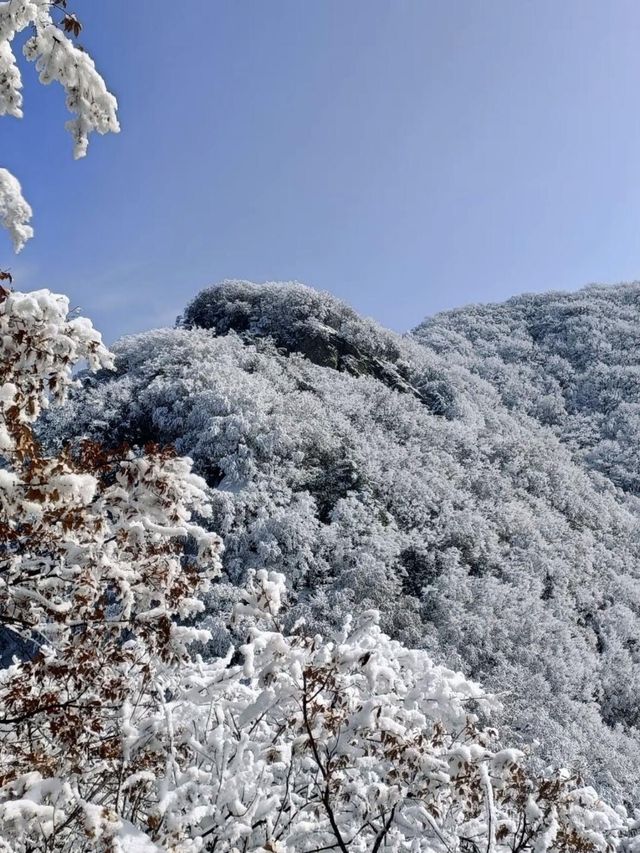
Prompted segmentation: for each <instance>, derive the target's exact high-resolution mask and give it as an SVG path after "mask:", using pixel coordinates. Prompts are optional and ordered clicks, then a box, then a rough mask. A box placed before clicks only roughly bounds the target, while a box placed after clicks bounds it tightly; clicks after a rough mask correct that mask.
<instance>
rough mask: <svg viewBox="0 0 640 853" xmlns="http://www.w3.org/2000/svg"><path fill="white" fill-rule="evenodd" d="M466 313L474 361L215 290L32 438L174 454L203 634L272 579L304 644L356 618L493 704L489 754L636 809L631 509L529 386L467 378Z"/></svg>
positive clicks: (639, 588) (335, 316) (253, 296)
mask: <svg viewBox="0 0 640 853" xmlns="http://www.w3.org/2000/svg"><path fill="white" fill-rule="evenodd" d="M554 298H556V299H559V298H560V297H554ZM602 298H603V299H605V301H606V296H603V297H602ZM470 310H478V311H482V309H470ZM497 313H498V314H499V312H497ZM551 313H552V314H553V318H554V322H556V333H555V334H556V338H557V340H558V341H560V340H561V339H562V335H563V332H562V328H563V327H562V318H561V316H556V313H557V312H555V311H552V312H551ZM604 313H605V315H606V312H604ZM459 316H460V317H462V315H459ZM482 316H483V323H484V327H483V328H484V331H483V333H482V334H480V333H479V334H478V335H477V336H476V338H475V339H474V340H473V342H470V339H468V338H469V336H467V335H466V334H464V333H463V332H461V331H460V330H459V328H458V327H456V326H455V323H456V322H457V320H456V321H455V322H454V321H453V320H451V315H445V316H443V317H440V318H436V319H435V320H434V321H432V322H431V323H429V324H427V326H425V327H422V328H421V329H420V330H418V331H417V332H416V335H415V337H413V338H411V337H405V338H403V337H401V336H398V335H395V334H393V333H391V332H388V331H386V330H384V329H382V328H380V327H379V326H377V325H376V324H374V323H372V322H371V321H367V320H362V319H361V318H359V317H358V315H357V314H356V313H355V312H353V311H352V310H351V309H349V308H348V307H347V306H345V305H344V304H342V303H340V302H339V301H338V300H335V299H333V298H332V297H330V296H329V295H327V294H318V293H316V292H314V291H312V290H310V289H309V288H305V287H303V286H302V285H277V284H273V285H264V286H257V285H252V284H248V283H246V282H229V283H225V284H224V285H222V286H221V287H219V288H212V289H210V290H207V291H204V292H203V293H202V294H201V295H200V296H199V297H198V298H197V299H196V300H195V301H194V303H192V305H191V306H189V307H188V308H187V310H186V312H185V315H184V317H183V318H182V320H181V323H180V328H177V329H172V330H166V329H165V330H159V331H155V332H149V333H146V334H143V335H138V336H136V337H131V338H126V339H124V340H123V341H121V342H120V343H119V344H118V345H117V347H116V353H117V360H118V366H117V371H116V373H115V374H109V375H103V376H100V377H98V379H96V380H92V379H89V378H87V379H85V382H84V387H83V389H82V390H81V391H79V392H78V393H77V394H76V395H75V396H74V398H73V399H72V400H71V401H70V403H69V405H68V406H67V407H66V409H65V410H64V411H63V412H62V414H61V415H57V416H56V420H55V421H51V422H50V425H49V438H50V439H51V440H53V439H54V438H55V436H56V435H58V436H64V435H68V434H70V433H72V434H73V433H75V434H86V435H94V436H98V437H100V438H101V439H103V440H108V441H110V442H114V443H117V442H120V441H130V442H133V441H136V442H145V441H149V440H154V441H160V442H163V443H165V442H174V443H175V444H176V447H177V448H178V450H179V452H181V453H187V454H189V455H191V456H192V457H193V458H194V460H195V462H196V466H197V469H198V470H199V472H200V473H202V474H203V475H204V476H205V477H206V478H207V480H208V482H209V483H210V485H211V486H213V487H214V488H215V517H214V519H213V522H212V523H213V525H214V527H215V529H216V530H217V531H218V532H219V533H220V534H221V535H222V536H223V537H224V540H225V546H226V553H225V558H224V559H225V571H226V581H223V582H221V583H220V584H219V585H218V586H217V588H216V591H215V593H214V595H213V596H212V598H211V601H210V602H209V608H210V613H211V615H210V616H209V617H208V621H209V623H210V624H211V625H212V626H213V627H214V628H216V625H217V622H216V618H215V613H216V610H219V609H220V608H224V607H225V606H227V605H228V602H229V601H230V600H232V599H233V597H234V595H235V585H236V584H238V583H239V582H240V581H241V580H242V578H243V576H244V575H245V574H246V571H247V570H248V569H249V568H251V567H264V568H268V569H278V570H282V571H284V572H285V573H286V574H287V576H288V577H289V579H290V581H291V582H292V584H293V585H294V587H295V590H296V594H297V605H296V608H295V609H294V615H295V616H304V617H305V618H307V620H309V621H311V622H312V623H313V624H315V625H317V627H318V628H319V629H322V626H323V625H326V624H327V623H328V622H337V621H340V620H342V619H343V618H344V616H345V615H346V614H348V613H349V612H353V610H354V609H359V608H363V607H370V606H375V607H378V608H380V609H381V610H382V611H383V614H384V624H385V628H386V629H388V630H390V631H391V632H392V633H394V634H395V635H396V636H399V637H401V638H402V639H403V640H405V641H407V642H410V643H411V644H413V645H416V644H417V645H423V646H425V647H427V648H429V649H430V650H431V651H432V652H433V653H434V654H435V655H436V656H437V658H438V659H440V660H441V661H444V662H448V663H449V664H451V665H454V666H456V667H458V666H459V667H462V668H464V669H465V670H466V672H467V673H468V674H469V675H470V676H472V677H474V678H477V679H479V680H481V681H483V682H484V684H485V685H486V686H487V687H488V688H489V689H492V690H494V691H496V692H498V693H500V694H501V697H502V699H503V702H504V705H505V712H504V719H503V720H502V721H500V724H501V728H502V729H504V730H506V731H505V734H506V736H507V737H508V738H509V739H515V740H520V741H521V742H522V743H526V742H531V740H533V739H537V740H538V741H539V742H540V754H541V756H542V760H550V761H554V762H562V763H566V764H568V765H570V766H573V767H575V768H576V769H579V770H581V771H582V772H583V773H584V775H586V776H587V777H589V778H593V779H595V780H596V781H597V782H598V784H599V785H601V786H602V787H604V788H605V789H607V790H608V791H609V792H610V793H611V794H612V795H614V796H626V797H630V798H635V799H640V798H639V797H638V794H639V792H640V748H639V737H640V733H639V731H638V729H639V728H640V711H639V709H638V702H637V695H638V688H639V687H640V649H639V648H638V641H637V638H638V636H640V632H639V629H640V615H639V614H640V568H639V567H640V560H639V558H640V538H639V535H638V533H639V525H638V516H637V513H636V511H635V506H636V504H635V501H634V500H632V499H629V498H628V496H627V495H626V494H625V493H624V492H623V491H622V490H621V489H619V488H618V487H617V485H616V483H615V480H614V478H612V477H609V476H606V474H607V473H608V472H606V471H604V472H603V470H602V468H601V466H598V465H595V464H590V463H589V464H587V462H586V461H585V459H586V456H584V455H580V453H581V452H582V451H580V453H577V450H576V445H575V442H574V440H573V438H571V437H570V436H569V437H568V431H567V433H566V434H565V430H564V428H563V425H562V423H557V424H555V426H553V425H552V426H551V427H550V426H549V425H547V423H546V421H545V420H544V418H543V417H541V416H540V415H539V412H538V410H537V409H536V408H535V406H536V400H537V398H538V396H539V395H540V393H541V392H540V390H539V388H540V387H542V386H541V385H540V384H538V385H535V386H534V387H533V388H529V389H527V390H524V391H523V390H518V383H517V382H516V380H515V378H511V385H512V386H513V387H514V391H513V393H512V394H511V396H508V395H506V394H505V387H504V384H503V385H501V384H500V383H499V382H498V381H497V380H496V378H495V376H494V375H493V374H492V375H486V371H483V369H482V363H483V359H484V355H483V353H484V350H483V349H482V348H483V347H485V346H486V347H487V348H488V350H487V356H486V357H487V359H488V360H491V359H493V361H495V358H496V357H495V356H494V355H493V354H492V350H491V346H493V343H494V342H493V338H492V336H491V335H492V333H491V328H490V327H491V322H490V319H491V309H487V311H486V313H485V314H483V315H482ZM464 322H466V320H465V321H464ZM591 322H592V324H593V325H594V326H595V327H596V328H597V327H598V314H597V312H594V313H593V316H592V317H591ZM461 323H462V320H461ZM510 323H511V320H509V319H504V321H503V328H504V329H505V330H506V331H505V335H507V336H508V335H509V334H510V333H509V331H508V329H509V328H510V325H509V324H510ZM462 324H463V325H464V323H462ZM459 325H460V324H459ZM485 338H487V339H488V341H489V343H486V344H485V342H484V341H485ZM516 343H517V339H516ZM546 357H547V356H546V355H545V354H542V355H541V356H540V359H541V361H540V364H541V365H542V366H540V365H538V366H539V367H540V371H541V373H543V372H544V359H545V358H546ZM527 358H528V357H527V356H526V353H525V354H523V355H522V362H523V364H522V370H523V373H522V382H523V383H524V382H525V381H529V379H528V373H527V370H526V369H525V368H526V366H527ZM549 358H551V355H550V356H549ZM588 358H589V357H588V356H585V360H586V362H587V363H588ZM492 363H493V362H492ZM520 363H521V362H519V361H518V358H517V355H516V354H514V355H513V358H512V361H511V362H509V365H510V366H509V367H508V369H507V368H505V369H504V371H503V373H504V372H506V373H507V374H509V376H510V371H511V366H517V365H518V364H520ZM500 375H501V376H502V375H503V374H502V373H501V374H500ZM536 375H537V374H536ZM550 375H551V371H550ZM553 378H554V381H557V379H556V377H555V376H554V377H553ZM538 379H539V383H542V378H540V377H538ZM538 379H537V380H536V381H538ZM549 381H550V382H551V379H550V380H549ZM553 387H555V386H553ZM518 395H519V396H518ZM520 398H522V402H520ZM594 417H595V415H594ZM554 429H555V431H554ZM576 454H577V455H576ZM225 643H226V639H225V636H224V634H223V633H221V632H220V631H218V635H217V640H216V643H214V649H213V650H220V649H222V648H223V647H224V646H225Z"/></svg>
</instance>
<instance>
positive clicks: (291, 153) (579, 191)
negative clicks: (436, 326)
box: [0, 0, 640, 340]
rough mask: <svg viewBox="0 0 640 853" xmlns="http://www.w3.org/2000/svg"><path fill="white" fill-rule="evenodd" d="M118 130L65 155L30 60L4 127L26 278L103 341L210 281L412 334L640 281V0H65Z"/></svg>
mask: <svg viewBox="0 0 640 853" xmlns="http://www.w3.org/2000/svg"><path fill="white" fill-rule="evenodd" d="M71 5H72V6H73V8H74V10H75V11H76V12H77V13H78V16H79V17H80V18H81V20H82V21H83V22H84V24H85V31H84V33H83V37H82V43H83V44H84V45H85V46H86V47H87V48H88V49H89V50H90V52H91V53H92V55H93V56H94V58H95V59H96V62H97V65H98V67H99V68H100V70H101V71H102V72H103V73H104V75H105V77H106V78H107V80H108V82H109V83H110V85H111V88H112V89H113V90H114V91H115V93H116V95H117V96H118V99H119V102H120V119H121V124H122V133H121V134H120V135H119V136H112V137H105V138H94V139H93V140H92V144H91V147H90V151H89V156H88V157H87V158H86V159H85V160H84V161H81V162H73V160H72V158H71V142H70V139H69V138H68V135H67V134H66V132H65V131H64V128H63V124H64V121H65V120H66V114H65V107H64V103H63V97H62V93H61V92H60V91H59V90H56V89H55V88H54V87H47V88H45V87H42V86H39V85H38V84H36V83H35V74H34V69H33V68H32V67H27V68H26V69H25V83H26V86H25V118H24V119H23V120H22V121H16V120H15V119H10V118H4V119H2V121H1V123H0V133H1V134H2V135H1V136H0V142H1V149H2V165H5V166H7V167H8V168H10V169H11V170H12V171H13V172H14V173H15V174H16V175H17V176H18V177H19V178H20V180H21V181H22V184H23V189H24V192H25V194H26V195H27V197H28V198H29V200H30V202H31V203H32V205H33V207H34V210H35V222H34V224H35V227H36V237H35V239H34V240H33V241H32V242H31V244H30V245H29V246H28V247H27V249H25V250H24V252H23V253H22V254H21V255H20V256H19V257H18V258H17V259H15V258H13V257H11V255H10V248H9V243H8V240H7V239H6V238H5V237H4V235H0V237H1V238H2V242H0V267H7V266H11V268H12V272H13V273H14V275H15V278H16V286H17V287H19V288H23V289H29V288H33V287H43V286H46V287H51V288H53V289H56V290H62V291H64V292H67V293H69V294H70V296H71V298H72V300H73V303H74V304H76V305H80V306H81V307H82V309H83V310H84V312H85V313H87V314H88V315H89V316H91V317H92V319H93V320H94V322H95V323H96V325H97V326H98V327H99V328H101V329H102V330H103V332H104V333H105V336H106V337H107V339H108V340H113V339H114V338H115V337H116V336H118V335H120V334H124V333H129V332H133V331H138V330H142V329H148V328H151V327H154V326H158V325H163V324H164V325H166V324H171V323H173V320H174V318H175V316H176V314H178V313H179V312H180V311H181V309H182V308H183V306H184V305H185V303H186V302H187V301H188V300H189V299H190V298H191V297H192V296H193V295H194V294H195V293H196V292H197V291H198V290H200V289H201V288H202V287H204V286H206V285H208V284H213V283H215V282H216V281H219V280H221V279H224V278H247V279H251V280H254V281H263V280H288V279H297V280H299V281H304V282H306V283H307V284H310V285H312V286H314V287H318V288H321V289H326V290H329V291H331V292H333V293H335V294H336V295H338V296H340V297H342V298H344V299H346V300H347V301H348V302H350V303H351V304H352V305H354V306H355V307H356V308H357V309H358V310H360V311H362V312H364V313H365V314H367V315H369V316H372V317H374V318H376V319H377V320H378V321H380V322H381V323H383V324H384V325H387V326H390V327H392V328H395V329H398V330H404V329H407V328H410V327H412V326H414V325H416V324H417V323H418V322H419V321H420V320H422V319H423V317H424V316H425V315H427V314H432V313H435V312H436V311H440V310H443V309H446V308H451V307H455V306H459V305H462V304H466V303H469V302H481V301H489V300H491V301H493V300H502V299H505V298H507V297H509V296H511V295H513V294H516V293H521V292H524V291H541V290H550V289H554V290H555V289H575V288H577V287H580V286H582V285H585V284H588V283H590V282H610V283H614V282H619V281H624V280H632V279H635V278H638V277H640V192H639V187H640V50H639V49H638V48H639V45H640V6H639V5H638V4H637V2H636V0H615V1H614V2H611V3H603V2H601V0H597V2H596V0H563V2H561V3H559V2H557V0H535V2H533V0H517V1H516V0H482V2H479V0H454V2H451V0H385V2H383V1H382V0H349V2H344V0H251V2H248V0H246V2H245V0H186V2H184V3H182V4H176V3H174V2H171V3H169V2H166V0H135V2H134V0H108V2H101V3H97V2H94V0H74V2H73V3H72V4H71Z"/></svg>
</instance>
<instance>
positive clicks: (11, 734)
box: [0, 290, 219, 849]
mask: <svg viewBox="0 0 640 853" xmlns="http://www.w3.org/2000/svg"><path fill="white" fill-rule="evenodd" d="M68 308H69V306H68V301H67V299H66V298H65V297H61V296H56V295H53V294H51V293H50V292H48V291H36V292H34V293H29V294H22V293H10V292H8V291H6V290H2V291H1V292H0V459H1V460H2V466H1V467H0V543H1V544H0V627H1V628H2V630H3V634H4V638H5V641H6V640H7V638H11V637H13V638H14V639H15V640H16V641H17V642H16V643H14V645H15V646H16V647H17V648H20V647H21V648H23V649H24V651H25V654H24V655H23V659H22V660H19V659H15V660H14V662H13V663H12V665H10V666H8V667H7V668H5V669H4V670H2V671H1V672H0V803H1V804H0V826H7V825H12V821H13V818H14V817H20V820H22V819H24V821H25V824H24V826H25V827H26V826H29V827H32V828H33V827H36V829H35V830H34V832H35V834H36V836H38V838H39V841H29V842H28V841H27V839H28V838H31V834H30V833H31V830H28V831H27V830H26V829H25V830H24V832H26V833H27V834H26V835H24V839H23V840H24V843H25V844H26V845H27V847H26V848H25V849H33V848H32V847H29V844H36V849H52V848H51V847H49V846H47V845H49V844H51V845H54V846H55V845H57V847H61V845H62V847H61V849H63V848H64V843H66V838H67V837H68V836H69V837H72V836H73V835H74V833H76V832H77V830H76V828H74V827H76V824H77V823H78V821H80V822H82V821H84V822H85V825H86V826H89V825H90V826H91V827H94V829H92V830H91V831H90V832H89V835H88V838H91V837H92V832H94V831H95V833H98V832H99V831H100V830H99V824H100V822H101V821H104V822H105V823H106V824H109V823H110V822H112V815H113V814H116V813H117V802H118V796H119V795H118V790H119V787H120V785H121V783H122V774H123V773H124V772H125V769H126V768H129V769H130V768H131V767H132V766H135V765H131V764H130V763H129V761H128V758H127V750H126V726H127V725H128V723H127V712H126V709H127V708H130V709H135V713H137V714H145V713H149V711H150V709H153V708H155V707H156V706H157V705H158V702H159V701H160V700H159V698H158V696H159V695H161V693H162V691H161V690H160V693H158V690H159V688H158V684H157V679H158V678H159V677H160V673H161V672H162V669H163V668H165V667H171V666H174V667H175V666H176V665H178V664H181V663H182V662H183V661H184V660H186V659H187V658H188V655H187V651H186V647H187V644H188V643H189V642H190V641H191V640H193V639H194V638H196V639H202V636H201V634H200V633H199V632H198V631H195V630H194V629H192V628H188V627H185V626H183V625H181V624H180V622H183V621H184V620H185V619H187V618H188V617H191V616H193V614H194V613H196V612H198V611H199V610H201V609H202V603H201V601H200V596H201V595H202V594H203V593H204V592H206V591H207V589H208V585H209V582H210V579H211V577H212V576H214V575H215V574H217V572H218V569H219V560H218V552H219V539H218V537H217V536H216V535H215V534H213V533H207V532H205V531H204V530H203V529H202V528H201V527H200V526H198V524H196V523H195V522H194V520H193V519H192V516H193V514H194V513H198V514H200V515H202V516H205V515H207V514H208V513H209V512H210V507H209V503H208V497H207V491H206V485H205V483H204V482H203V481H202V480H201V479H200V478H199V477H196V476H195V475H194V474H193V473H192V472H191V463H190V460H188V459H184V458H180V457H177V456H176V455H175V453H174V452H173V451H171V450H163V449H161V448H159V447H153V446H150V447H147V448H144V449H138V448H127V447H123V448H120V449H118V450H115V451H104V450H103V449H102V448H101V447H100V446H99V445H98V444H96V443H92V442H78V443H76V444H75V445H67V446H66V447H65V449H64V450H63V452H62V453H60V454H59V455H58V456H56V457H51V456H46V455H44V454H43V453H42V451H41V448H40V447H39V445H38V442H37V441H36V439H35V438H34V435H33V429H32V427H33V423H34V421H35V420H36V419H37V417H38V415H39V414H40V412H41V410H42V409H43V408H44V407H46V406H47V405H48V404H49V402H50V401H52V400H53V401H59V400H61V399H63V398H64V396H65V394H66V392H67V390H68V388H69V387H70V385H71V384H72V383H73V377H72V370H73V368H74V366H76V365H77V363H78V362H79V361H80V360H81V359H82V360H86V361H87V362H88V363H89V366H90V367H91V368H92V369H97V368H98V367H109V366H110V365H111V356H110V355H109V353H108V351H107V350H106V349H105V348H104V346H103V345H102V343H101V340H100V336H99V335H98V334H97V333H96V332H95V331H94V329H93V328H92V326H91V324H90V323H89V322H88V321H87V320H85V319H83V318H80V317H75V318H74V317H69V315H68ZM131 713H132V714H133V713H134V711H133V710H132V711H131ZM149 761H151V763H153V761H152V760H151V759H149ZM146 766H147V765H146V764H145V767H146ZM98 791H99V792H100V797H101V798H102V797H105V798H106V799H105V803H108V804H109V807H108V808H105V809H102V808H101V802H102V800H101V799H99V800H98V801H96V800H95V795H96V792H98ZM113 809H115V810H116V811H115V812H114V811H113ZM94 824H95V826H94ZM18 837H19V838H22V835H21V834H20V833H19V834H18ZM47 839H49V840H47ZM87 843H89V842H87ZM37 844H40V845H42V846H41V847H37ZM57 847H56V849H57ZM12 849H13V848H12ZM20 849H22V848H20ZM70 849H76V848H74V847H73V846H72V847H71V848H70Z"/></svg>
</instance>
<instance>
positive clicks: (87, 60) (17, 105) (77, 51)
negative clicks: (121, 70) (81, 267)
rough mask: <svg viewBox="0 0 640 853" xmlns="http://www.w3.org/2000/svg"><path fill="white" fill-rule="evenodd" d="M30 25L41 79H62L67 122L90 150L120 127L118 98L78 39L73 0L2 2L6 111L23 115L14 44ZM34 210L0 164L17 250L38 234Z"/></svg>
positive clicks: (78, 151)
mask: <svg viewBox="0 0 640 853" xmlns="http://www.w3.org/2000/svg"><path fill="white" fill-rule="evenodd" d="M24 30H29V31H30V32H31V35H30V37H29V39H28V40H27V42H26V44H25V45H24V51H23V52H24V55H25V57H26V58H27V59H28V60H30V61H31V62H34V63H35V65H36V69H37V71H38V73H39V79H40V82H41V83H44V84H49V83H52V82H58V83H60V84H61V85H62V86H63V88H64V90H65V94H66V102H67V108H68V109H69V111H70V112H71V113H73V115H74V117H73V118H72V119H71V120H69V121H68V122H67V124H66V128H67V130H68V131H69V133H70V134H71V136H72V138H73V154H74V157H76V158H79V157H84V156H85V154H86V153H87V147H88V144H89V135H90V134H91V133H93V132H94V131H97V132H98V133H110V132H117V131H118V130H119V125H118V118H117V115H116V110H117V102H116V99H115V98H114V96H113V95H112V94H111V93H110V92H109V91H108V90H107V87H106V85H105V82H104V80H103V79H102V77H101V76H100V74H99V73H98V72H97V71H96V67H95V65H94V62H93V60H92V59H91V57H90V56H89V54H88V53H86V52H85V51H84V50H82V49H81V48H79V47H78V46H77V45H76V44H74V42H73V37H74V36H77V35H78V34H79V33H80V30H81V24H80V22H79V20H78V18H77V17H76V15H75V14H73V13H72V12H71V11H69V10H68V9H67V0H4V2H0V116H4V115H9V116H14V117H16V118H20V117H21V116H22V92H21V90H22V77H21V74H20V69H19V67H18V64H17V61H16V56H15V53H14V50H13V43H14V40H15V38H16V36H17V35H18V34H19V33H21V32H23V31H24ZM31 215H32V211H31V207H30V206H29V204H28V203H27V202H26V201H25V199H24V197H23V195H22V191H21V188H20V184H19V182H18V180H17V178H15V177H14V176H13V175H12V174H11V173H10V172H9V171H7V169H4V168H0V223H1V224H2V225H3V226H4V227H5V228H6V229H7V230H8V231H9V235H10V237H11V240H12V242H13V245H14V248H15V250H16V251H20V249H22V247H23V246H24V244H25V243H26V242H27V240H29V239H30V238H31V237H32V236H33V229H32V227H31V226H30V225H29V221H30V219H31Z"/></svg>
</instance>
